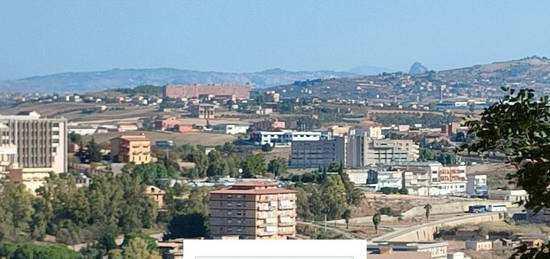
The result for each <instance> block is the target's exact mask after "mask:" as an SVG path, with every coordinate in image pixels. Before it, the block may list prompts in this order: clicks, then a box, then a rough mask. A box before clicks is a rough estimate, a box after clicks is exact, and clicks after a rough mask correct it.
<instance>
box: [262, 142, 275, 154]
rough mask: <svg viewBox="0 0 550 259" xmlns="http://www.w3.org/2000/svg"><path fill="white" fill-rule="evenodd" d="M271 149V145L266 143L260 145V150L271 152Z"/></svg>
mask: <svg viewBox="0 0 550 259" xmlns="http://www.w3.org/2000/svg"><path fill="white" fill-rule="evenodd" d="M272 150H273V147H272V146H271V145H270V144H269V143H268V144H264V145H262V152H271V151H272Z"/></svg>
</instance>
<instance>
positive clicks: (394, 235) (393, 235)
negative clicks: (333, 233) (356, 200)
mask: <svg viewBox="0 0 550 259" xmlns="http://www.w3.org/2000/svg"><path fill="white" fill-rule="evenodd" d="M493 214H494V215H498V213H496V212H495V213H480V214H468V215H464V216H456V217H450V218H447V219H442V220H437V221H432V222H430V223H426V224H421V225H416V226H412V227H407V228H403V229H400V230H397V231H394V232H391V233H388V234H384V235H381V236H379V237H377V238H374V239H372V241H387V240H392V239H394V238H397V237H399V236H402V235H405V234H408V233H410V232H414V231H418V230H419V229H422V228H424V227H430V226H434V227H435V226H440V225H445V224H449V223H452V222H453V221H458V220H463V219H466V218H476V217H482V216H487V215H493Z"/></svg>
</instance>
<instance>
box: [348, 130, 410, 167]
mask: <svg viewBox="0 0 550 259" xmlns="http://www.w3.org/2000/svg"><path fill="white" fill-rule="evenodd" d="M347 153H348V155H347V158H348V160H347V163H346V164H347V167H350V168H361V167H366V166H369V165H376V164H381V165H392V164H399V163H402V162H411V161H416V160H417V159H418V154H419V151H418V145H416V144H415V143H414V141H412V140H404V139H398V140H396V139H373V138H370V137H365V136H361V135H351V136H350V137H349V141H348V147H347Z"/></svg>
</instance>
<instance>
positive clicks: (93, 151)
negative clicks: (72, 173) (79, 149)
mask: <svg viewBox="0 0 550 259" xmlns="http://www.w3.org/2000/svg"><path fill="white" fill-rule="evenodd" d="M86 147H87V149H88V154H89V155H88V156H89V159H90V162H93V163H97V162H101V158H102V155H101V149H100V148H99V145H98V144H97V143H96V142H95V139H94V138H92V140H91V141H90V142H89V143H88V145H87V146H86Z"/></svg>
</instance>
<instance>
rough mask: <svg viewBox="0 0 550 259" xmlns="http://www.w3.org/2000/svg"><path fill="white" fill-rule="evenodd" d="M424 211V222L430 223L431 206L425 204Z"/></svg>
mask: <svg viewBox="0 0 550 259" xmlns="http://www.w3.org/2000/svg"><path fill="white" fill-rule="evenodd" d="M424 209H425V210H426V222H430V213H431V211H432V205H431V204H429V203H428V204H426V206H424Z"/></svg>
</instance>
